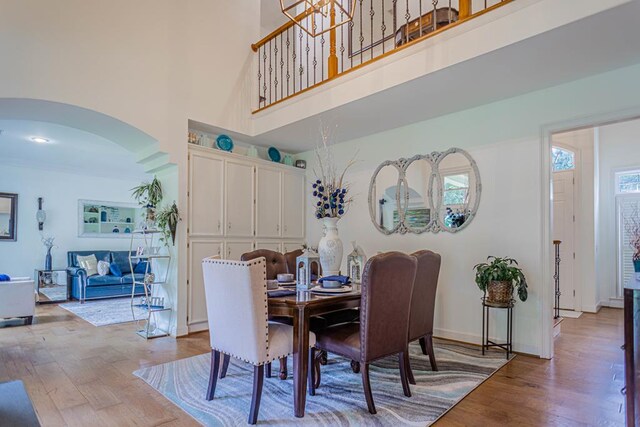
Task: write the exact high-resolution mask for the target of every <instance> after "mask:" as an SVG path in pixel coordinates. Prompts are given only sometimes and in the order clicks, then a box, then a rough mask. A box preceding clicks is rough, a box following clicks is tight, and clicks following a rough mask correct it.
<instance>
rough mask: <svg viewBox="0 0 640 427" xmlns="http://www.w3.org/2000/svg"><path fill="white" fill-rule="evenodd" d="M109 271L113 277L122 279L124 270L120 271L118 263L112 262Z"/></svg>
mask: <svg viewBox="0 0 640 427" xmlns="http://www.w3.org/2000/svg"><path fill="white" fill-rule="evenodd" d="M109 271H111V275H112V276H116V277H122V270H120V266H119V265H118V263H117V262H112V263H111V264H110V265H109Z"/></svg>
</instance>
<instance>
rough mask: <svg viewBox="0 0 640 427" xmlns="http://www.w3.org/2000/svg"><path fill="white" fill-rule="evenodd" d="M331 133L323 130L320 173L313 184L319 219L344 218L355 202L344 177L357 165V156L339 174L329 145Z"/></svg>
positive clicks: (317, 159) (318, 165)
mask: <svg viewBox="0 0 640 427" xmlns="http://www.w3.org/2000/svg"><path fill="white" fill-rule="evenodd" d="M329 133H330V132H329V130H328V129H327V128H321V134H322V145H321V146H319V147H318V148H316V161H317V165H316V166H317V168H318V169H319V172H320V173H318V172H317V171H316V176H317V179H316V181H315V182H314V183H313V184H312V191H313V193H312V194H313V197H314V200H315V201H314V209H315V212H316V218H317V219H322V218H342V216H343V215H344V214H345V213H346V212H347V210H348V208H349V205H350V204H351V202H352V201H353V199H352V198H351V197H349V196H348V194H349V184H347V183H345V181H344V176H345V174H346V172H347V170H348V169H349V168H350V167H351V166H353V164H354V163H355V160H354V159H355V156H354V158H352V159H351V160H350V161H349V162H348V163H347V166H346V167H345V168H344V170H343V171H342V173H341V174H338V173H337V170H336V165H335V161H334V157H333V152H332V150H331V146H330V145H329V143H328V140H329V137H330V135H329ZM356 154H357V153H356Z"/></svg>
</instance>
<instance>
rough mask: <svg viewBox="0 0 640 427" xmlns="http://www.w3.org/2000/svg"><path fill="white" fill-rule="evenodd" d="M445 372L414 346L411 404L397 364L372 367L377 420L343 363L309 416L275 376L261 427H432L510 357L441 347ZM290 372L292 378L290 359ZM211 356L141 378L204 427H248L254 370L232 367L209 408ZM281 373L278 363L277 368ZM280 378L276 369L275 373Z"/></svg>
mask: <svg viewBox="0 0 640 427" xmlns="http://www.w3.org/2000/svg"><path fill="white" fill-rule="evenodd" d="M434 347H435V353H436V360H437V361H438V368H439V369H440V370H439V371H438V372H433V371H431V368H430V365H429V359H428V357H427V356H424V355H423V354H422V352H421V350H420V347H419V346H418V345H411V348H410V353H411V366H412V368H413V373H414V376H415V379H416V382H417V384H416V385H412V386H411V393H412V397H411V398H407V397H405V396H404V394H403V392H402V385H401V383H400V376H399V375H400V374H399V370H398V363H397V360H396V358H388V359H384V360H382V361H380V362H377V363H375V364H374V366H372V367H371V371H370V372H371V386H372V390H373V398H374V401H375V405H376V409H377V411H378V414H377V415H371V414H369V412H368V410H367V405H366V403H365V399H364V394H363V391H362V382H361V376H360V375H359V374H354V373H353V372H352V371H351V368H350V364H349V362H348V361H347V360H345V359H343V358H339V357H336V356H334V355H330V358H329V364H328V365H326V366H322V382H321V386H320V388H319V389H318V390H317V392H316V395H315V396H308V397H307V406H306V414H305V417H304V418H302V419H299V418H295V417H294V415H293V381H292V379H291V374H289V378H288V379H287V380H286V381H281V380H279V379H278V378H277V375H274V377H272V378H267V379H265V383H264V388H263V392H262V401H261V404H260V414H259V416H258V424H261V425H270V426H279V425H299V424H309V425H331V426H361V425H414V426H425V425H430V424H432V423H433V422H435V421H436V420H437V419H438V418H440V417H441V416H442V415H443V414H444V413H446V412H447V411H448V410H449V409H451V408H452V407H453V406H454V405H455V404H456V403H458V402H459V401H460V400H461V399H462V398H464V397H465V396H466V395H467V394H468V393H470V392H471V391H472V390H473V389H475V388H476V387H477V386H478V385H480V384H481V383H482V382H483V381H484V380H486V379H487V378H489V377H490V376H491V375H492V374H493V373H495V372H496V371H497V370H498V369H500V368H501V367H502V366H504V365H505V364H506V363H507V361H506V360H505V357H504V353H500V352H491V353H490V354H489V355H487V356H482V355H481V352H480V349H479V348H478V347H472V346H465V345H462V344H456V343H451V342H445V341H441V340H437V341H436V343H435V346H434ZM288 359H289V363H290V365H289V372H290V373H291V372H292V371H293V369H292V366H291V358H290V357H289V358H288ZM210 360H211V356H210V354H202V355H199V356H195V357H191V358H188V359H182V360H178V361H175V362H170V363H165V364H163V365H158V366H153V367H150V368H144V369H140V370H138V371H136V372H134V375H136V376H137V377H139V378H141V379H142V380H144V381H145V382H146V383H147V384H149V385H150V386H151V387H153V388H154V389H156V390H157V391H158V392H160V393H161V394H162V395H163V396H165V397H166V398H167V399H169V400H170V401H172V402H173V403H175V404H176V405H177V406H178V407H180V408H181V409H183V410H184V411H185V412H187V413H188V414H190V415H191V416H192V417H193V418H195V419H196V420H197V421H199V422H200V423H201V424H202V425H205V426H229V425H239V426H240V425H242V426H243V425H246V423H247V416H248V413H249V406H250V403H251V392H252V381H253V368H252V367H251V366H250V365H248V364H246V363H242V362H239V361H237V360H234V359H232V363H231V364H230V365H229V370H228V373H227V376H226V378H224V379H222V380H219V381H218V385H217V387H216V395H215V398H214V399H213V400H212V401H211V402H207V401H206V400H205V398H204V397H205V393H206V390H207V384H208V378H209V368H210ZM276 365H277V363H276ZM276 370H277V367H276Z"/></svg>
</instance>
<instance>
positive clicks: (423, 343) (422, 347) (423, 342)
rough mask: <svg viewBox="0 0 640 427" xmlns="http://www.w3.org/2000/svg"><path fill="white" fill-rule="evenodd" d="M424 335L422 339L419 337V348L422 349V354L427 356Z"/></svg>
mask: <svg viewBox="0 0 640 427" xmlns="http://www.w3.org/2000/svg"><path fill="white" fill-rule="evenodd" d="M426 337H427V336H426V335H425V336H424V337H420V348H421V349H422V354H424V355H425V356H426V355H427V343H426V341H425V339H426Z"/></svg>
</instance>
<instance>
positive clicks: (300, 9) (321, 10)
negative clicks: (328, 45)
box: [280, 0, 356, 37]
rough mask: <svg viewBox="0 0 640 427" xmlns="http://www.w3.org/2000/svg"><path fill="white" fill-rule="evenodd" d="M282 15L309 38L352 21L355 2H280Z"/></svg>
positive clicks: (327, 0) (297, 0)
mask: <svg viewBox="0 0 640 427" xmlns="http://www.w3.org/2000/svg"><path fill="white" fill-rule="evenodd" d="M280 9H281V10H282V13H284V14H285V15H287V17H288V18H289V19H290V20H292V21H293V22H294V23H295V24H296V25H297V26H299V27H300V28H302V29H303V30H304V31H305V32H306V33H307V34H309V35H310V36H311V37H317V36H319V35H320V34H324V33H326V32H327V31H331V30H334V29H336V28H338V27H339V26H341V25H344V24H346V23H348V22H351V21H352V20H353V15H354V13H355V9H356V0H280Z"/></svg>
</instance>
